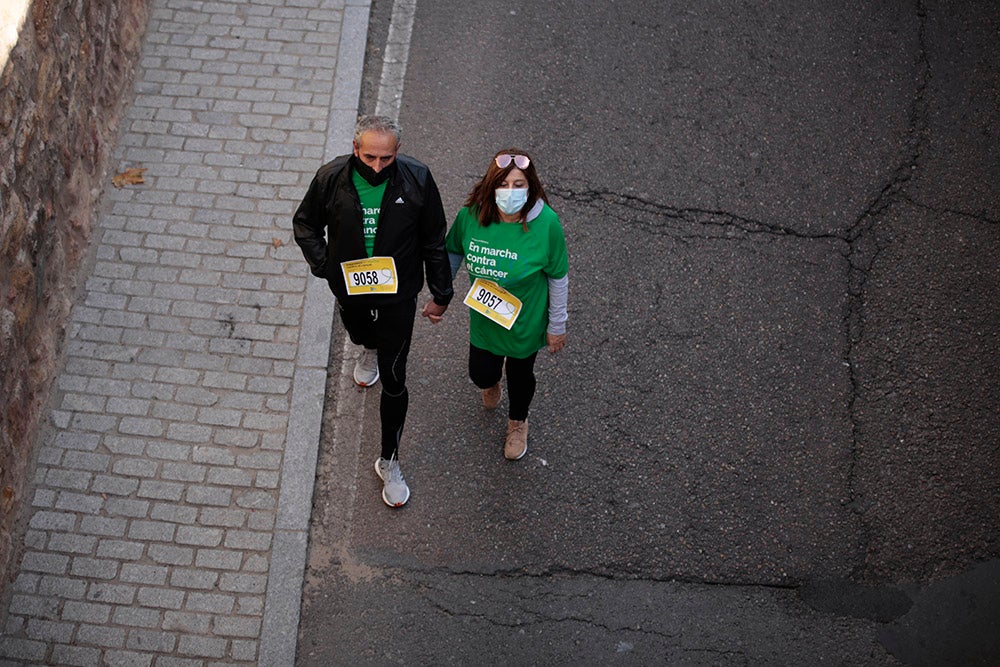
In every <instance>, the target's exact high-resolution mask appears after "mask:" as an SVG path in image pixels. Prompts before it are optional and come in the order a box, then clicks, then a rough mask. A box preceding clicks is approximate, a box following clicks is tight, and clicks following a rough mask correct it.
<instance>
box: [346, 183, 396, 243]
mask: <svg viewBox="0 0 1000 667" xmlns="http://www.w3.org/2000/svg"><path fill="white" fill-rule="evenodd" d="M351 180H353V181H354V189H355V190H357V191H358V199H360V200H361V211H362V213H363V216H362V225H363V227H364V232H365V252H367V253H368V256H369V257H371V256H372V253H373V252H374V251H375V230H376V229H378V214H379V212H380V211H381V210H382V195H384V194H385V185H386V183H388V181H382V182H381V183H380V184H378V185H371V184H370V183H369V182H368V181H366V180H365V179H364V177H363V176H362V175H361V174H359V173H358V172H357V170H356V169H352V170H351Z"/></svg>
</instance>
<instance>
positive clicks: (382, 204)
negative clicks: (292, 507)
mask: <svg viewBox="0 0 1000 667" xmlns="http://www.w3.org/2000/svg"><path fill="white" fill-rule="evenodd" d="M399 146H400V128H399V125H397V124H396V123H395V122H394V121H393V120H392V119H390V118H386V117H383V116H363V117H362V118H361V119H360V120H359V121H358V124H357V127H356V128H355V132H354V152H353V154H352V155H342V156H340V157H338V158H336V159H334V160H333V161H332V162H329V163H327V164H325V165H323V166H322V167H320V168H319V170H318V171H317V172H316V176H315V178H313V181H312V184H311V185H310V186H309V191H308V192H307V193H306V196H305V198H304V199H303V200H302V203H301V204H300V205H299V208H298V210H297V211H296V212H295V216H294V218H293V221H292V226H293V228H294V230H295V241H296V243H298V244H299V247H300V248H302V254H303V255H305V258H306V261H307V262H308V263H309V267H310V269H311V270H312V273H313V275H315V276H318V277H320V278H325V279H326V280H327V282H328V283H329V285H330V289H331V290H332V291H333V293H334V295H335V296H336V297H337V308H338V311H339V312H340V318H341V321H342V322H343V323H344V328H345V329H346V330H347V333H348V335H349V336H350V338H351V342H353V343H354V344H355V345H359V346H361V354H360V357H359V359H358V361H357V364H356V365H355V368H354V381H355V382H357V384H359V385H360V386H362V387H370V386H372V385H373V384H375V383H376V382H378V380H379V379H380V378H381V380H382V393H381V396H380V403H379V415H380V417H381V422H382V452H381V456H379V458H378V459H377V460H376V461H375V472H376V474H378V476H379V477H380V478H381V479H382V482H383V488H382V500H384V501H385V503H386V504H387V505H389V506H390V507H400V506H402V505H403V504H405V503H406V501H407V500H408V499H409V497H410V489H409V487H408V486H407V485H406V481H405V480H404V479H403V473H402V471H401V470H400V467H399V451H398V450H399V441H400V437H401V436H402V433H403V424H404V422H405V421H406V408H407V404H408V394H407V390H406V357H407V354H408V353H409V350H410V338H411V336H412V333H413V320H414V317H415V315H416V307H417V306H416V304H417V294H418V293H419V292H420V290H421V288H422V287H423V284H424V268H425V267H426V271H427V285H428V287H429V288H430V292H431V296H432V299H431V300H430V301H428V302H427V304H426V305H424V307H423V311H422V314H423V315H424V317H427V318H429V319H430V320H431V322H432V323H436V322H438V321H440V319H441V316H442V315H443V314H444V312H445V309H447V307H448V302H449V301H450V300H451V297H452V286H451V267H450V265H449V262H448V255H447V253H446V252H445V249H444V236H445V229H446V223H445V218H444V209H443V207H442V205H441V195H440V194H439V193H438V189H437V185H435V183H434V179H433V177H432V176H431V173H430V170H429V169H428V168H427V166H426V165H424V164H422V163H420V162H418V161H417V160H415V159H413V158H411V157H408V156H406V155H401V154H400V153H399Z"/></svg>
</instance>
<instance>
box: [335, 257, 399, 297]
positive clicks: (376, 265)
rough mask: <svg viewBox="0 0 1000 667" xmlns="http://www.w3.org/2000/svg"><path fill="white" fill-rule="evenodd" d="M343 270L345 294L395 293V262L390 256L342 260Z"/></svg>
mask: <svg viewBox="0 0 1000 667" xmlns="http://www.w3.org/2000/svg"><path fill="white" fill-rule="evenodd" d="M340 268H341V269H342V270H343V272H344V284H345V285H346V286H347V294H348V295H355V294H395V293H396V290H397V289H398V287H399V285H398V284H397V282H398V281H397V280H396V262H395V260H393V258H392V257H368V258H365V259H356V260H353V261H350V262H344V263H343V264H341V265H340Z"/></svg>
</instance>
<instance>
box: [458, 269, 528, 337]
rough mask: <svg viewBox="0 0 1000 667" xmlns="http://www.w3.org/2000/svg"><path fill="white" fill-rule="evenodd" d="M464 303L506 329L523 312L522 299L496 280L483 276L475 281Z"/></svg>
mask: <svg viewBox="0 0 1000 667" xmlns="http://www.w3.org/2000/svg"><path fill="white" fill-rule="evenodd" d="M464 303H465V305H466V306H468V307H469V308H471V309H472V310H474V311H476V312H477V313H479V314H481V315H485V316H486V317H488V318H489V319H491V320H493V321H494V322H496V323H497V324H499V325H500V326H502V327H503V328H504V329H510V328H511V327H512V326H514V320H516V319H517V316H518V315H519V314H520V313H521V300H520V299H518V298H517V297H516V296H514V295H513V294H511V293H510V292H508V291H507V290H505V289H504V288H502V287H500V286H499V285H497V284H496V283H495V282H493V281H491V280H484V279H482V278H476V279H475V280H474V281H473V283H472V287H470V288H469V293H468V294H466V295H465V301H464Z"/></svg>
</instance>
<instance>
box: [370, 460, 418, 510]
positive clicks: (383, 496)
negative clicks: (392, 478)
mask: <svg viewBox="0 0 1000 667" xmlns="http://www.w3.org/2000/svg"><path fill="white" fill-rule="evenodd" d="M375 474H376V475H378V478H379V479H380V480H382V481H383V482H384V481H385V477H383V476H382V471H381V470H380V469H379V467H378V459H375ZM409 499H410V487H406V497H405V498H403V502H401V503H390V502H389V499H388V498H386V497H385V489H382V502H383V503H385V504H386V505H388V506H389V507H402V506H403V505H405V504H406V501H408V500H409Z"/></svg>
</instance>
